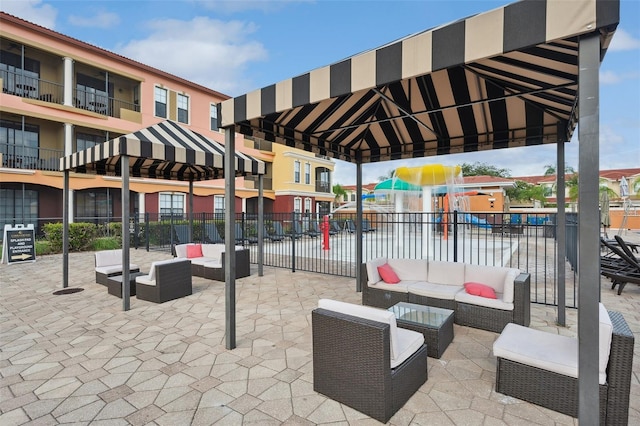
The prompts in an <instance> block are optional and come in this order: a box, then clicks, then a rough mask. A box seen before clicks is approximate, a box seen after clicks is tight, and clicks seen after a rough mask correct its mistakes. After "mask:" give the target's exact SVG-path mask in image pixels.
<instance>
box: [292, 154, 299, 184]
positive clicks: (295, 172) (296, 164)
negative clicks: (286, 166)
mask: <svg viewBox="0 0 640 426" xmlns="http://www.w3.org/2000/svg"><path fill="white" fill-rule="evenodd" d="M293 181H294V182H295V183H300V162H299V161H298V160H296V161H294V163H293Z"/></svg>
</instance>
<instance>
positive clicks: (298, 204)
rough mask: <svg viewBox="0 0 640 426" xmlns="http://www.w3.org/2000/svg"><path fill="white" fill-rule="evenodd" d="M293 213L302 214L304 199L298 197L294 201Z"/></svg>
mask: <svg viewBox="0 0 640 426" xmlns="http://www.w3.org/2000/svg"><path fill="white" fill-rule="evenodd" d="M293 211H294V212H295V213H300V212H302V198H300V197H296V198H294V199H293Z"/></svg>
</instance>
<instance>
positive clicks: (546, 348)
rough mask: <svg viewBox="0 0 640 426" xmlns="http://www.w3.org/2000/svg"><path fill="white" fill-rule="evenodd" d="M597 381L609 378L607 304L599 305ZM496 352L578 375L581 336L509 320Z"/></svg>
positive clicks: (528, 362) (610, 332) (567, 374)
mask: <svg viewBox="0 0 640 426" xmlns="http://www.w3.org/2000/svg"><path fill="white" fill-rule="evenodd" d="M598 309H599V318H600V320H599V339H598V342H599V343H598V373H599V374H598V381H599V383H600V384H601V385H602V384H604V383H606V380H607V364H608V363H609V352H610V350H611V335H612V333H613V326H612V324H611V318H610V317H609V313H608V312H607V310H606V309H605V307H604V306H603V305H602V303H600V305H599V308H598ZM493 354H494V355H495V356H496V357H500V358H505V359H508V360H511V361H515V362H519V363H521V364H525V365H530V366H533V367H538V368H541V369H543V370H548V371H553V372H556V373H559V374H564V375H565V376H569V377H575V378H577V377H578V339H575V338H573V337H568V336H561V335H558V334H553V333H548V332H544V331H540V330H534V329H532V328H528V327H523V326H521V325H517V324H513V323H509V324H507V326H506V327H505V328H504V330H502V333H501V334H500V336H498V338H497V339H496V341H495V342H494V343H493Z"/></svg>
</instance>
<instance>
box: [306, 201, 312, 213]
mask: <svg viewBox="0 0 640 426" xmlns="http://www.w3.org/2000/svg"><path fill="white" fill-rule="evenodd" d="M304 212H305V213H311V198H305V199H304Z"/></svg>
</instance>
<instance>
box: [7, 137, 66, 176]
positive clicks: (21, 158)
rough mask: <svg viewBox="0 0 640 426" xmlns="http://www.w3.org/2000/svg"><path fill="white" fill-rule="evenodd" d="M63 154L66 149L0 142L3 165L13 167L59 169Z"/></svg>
mask: <svg viewBox="0 0 640 426" xmlns="http://www.w3.org/2000/svg"><path fill="white" fill-rule="evenodd" d="M63 156H64V151H62V150H57V149H47V148H31V147H27V146H18V145H14V144H6V143H4V144H0V160H1V161H2V167H7V168H11V169H23V170H49V171H58V170H59V166H60V157H63Z"/></svg>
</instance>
